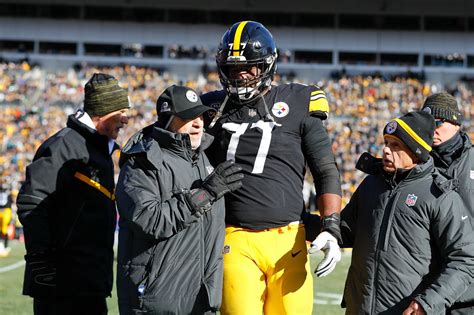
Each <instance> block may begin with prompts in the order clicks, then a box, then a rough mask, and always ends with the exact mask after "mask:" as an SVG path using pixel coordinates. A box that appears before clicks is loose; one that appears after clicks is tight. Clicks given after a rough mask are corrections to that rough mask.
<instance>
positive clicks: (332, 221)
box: [321, 213, 342, 244]
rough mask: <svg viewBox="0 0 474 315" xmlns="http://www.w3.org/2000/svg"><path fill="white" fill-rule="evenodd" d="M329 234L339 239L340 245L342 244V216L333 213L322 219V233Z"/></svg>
mask: <svg viewBox="0 0 474 315" xmlns="http://www.w3.org/2000/svg"><path fill="white" fill-rule="evenodd" d="M324 231H326V232H329V233H331V235H332V236H334V237H335V238H336V239H337V242H338V243H339V244H342V236H341V215H340V214H339V213H333V214H331V215H328V216H325V217H324V218H322V219H321V232H324Z"/></svg>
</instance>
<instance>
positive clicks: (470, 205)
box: [423, 92, 474, 314]
mask: <svg viewBox="0 0 474 315" xmlns="http://www.w3.org/2000/svg"><path fill="white" fill-rule="evenodd" d="M423 110H424V111H427V112H429V113H431V115H433V117H434V118H435V121H436V129H435V132H434V137H433V150H432V151H431V155H432V156H433V159H434V163H435V166H436V167H437V168H438V170H439V171H440V172H441V173H443V174H444V175H445V176H447V177H450V178H456V179H458V180H459V188H458V193H459V195H460V196H461V198H462V200H463V203H464V205H465V207H466V208H467V209H468V210H469V211H470V213H469V218H466V219H468V220H471V222H472V216H473V214H474V149H473V148H472V144H471V140H470V139H469V136H468V135H467V133H466V132H464V131H463V130H462V129H461V122H462V117H463V115H462V113H461V111H460V110H459V108H458V104H457V102H456V99H455V98H454V97H453V96H452V95H450V94H448V93H446V92H443V93H437V94H433V95H431V96H429V97H428V98H427V99H426V101H425V103H424V104H423ZM447 314H474V286H471V287H470V288H469V289H468V290H467V291H466V292H465V294H464V295H463V296H462V297H461V298H460V299H459V300H458V301H457V302H456V303H455V304H454V305H453V307H452V308H451V309H450V310H449V311H448V312H447Z"/></svg>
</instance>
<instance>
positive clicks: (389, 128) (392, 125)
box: [385, 120, 398, 134]
mask: <svg viewBox="0 0 474 315" xmlns="http://www.w3.org/2000/svg"><path fill="white" fill-rule="evenodd" d="M397 126H398V124H397V122H396V121H395V120H392V121H391V122H389V123H388V124H387V127H385V131H386V132H387V133H388V134H392V133H394V132H395V130H397Z"/></svg>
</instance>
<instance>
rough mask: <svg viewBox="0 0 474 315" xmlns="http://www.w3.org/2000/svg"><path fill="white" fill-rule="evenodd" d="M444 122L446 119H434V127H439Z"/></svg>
mask: <svg viewBox="0 0 474 315" xmlns="http://www.w3.org/2000/svg"><path fill="white" fill-rule="evenodd" d="M445 122H446V119H438V120H435V126H436V128H439V127H441V125H442V124H444V123H445Z"/></svg>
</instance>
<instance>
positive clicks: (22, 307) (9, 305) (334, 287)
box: [0, 241, 350, 315]
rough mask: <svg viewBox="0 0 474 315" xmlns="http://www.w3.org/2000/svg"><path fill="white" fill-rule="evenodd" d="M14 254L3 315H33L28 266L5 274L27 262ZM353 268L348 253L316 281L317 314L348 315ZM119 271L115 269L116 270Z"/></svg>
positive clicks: (15, 246)
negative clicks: (344, 301)
mask: <svg viewBox="0 0 474 315" xmlns="http://www.w3.org/2000/svg"><path fill="white" fill-rule="evenodd" d="M9 246H10V247H11V252H10V255H9V256H8V257H4V258H0V314H5V315H10V314H15V315H23V314H24V315H30V314H32V313H33V302H32V299H31V298H29V297H27V296H23V295H22V294H21V289H22V284H23V272H24V266H23V265H22V266H20V267H18V268H16V269H13V270H10V271H5V272H1V271H2V269H3V268H4V267H7V266H11V265H14V264H16V263H17V262H19V261H23V255H24V253H25V249H24V245H23V244H22V243H20V242H18V241H11V242H10V244H9ZM322 257H323V256H322V254H318V255H315V256H314V257H312V260H311V265H312V266H313V267H312V268H313V269H314V268H315V267H316V265H317V263H318V262H319V261H320V260H321V258H322ZM349 265H350V254H349V253H344V254H343V255H342V260H341V262H340V263H339V264H338V265H337V267H336V269H335V270H334V271H333V272H332V273H331V274H330V275H329V276H327V277H325V278H316V277H315V278H314V303H315V304H314V307H313V314H318V315H337V314H344V310H343V309H341V308H340V306H339V304H340V299H341V297H342V291H343V288H344V280H345V278H346V274H347V270H348V268H349ZM114 271H115V270H114ZM107 305H108V308H109V314H111V315H114V314H118V307H117V300H116V294H115V287H114V291H113V293H112V297H111V298H109V299H107Z"/></svg>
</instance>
